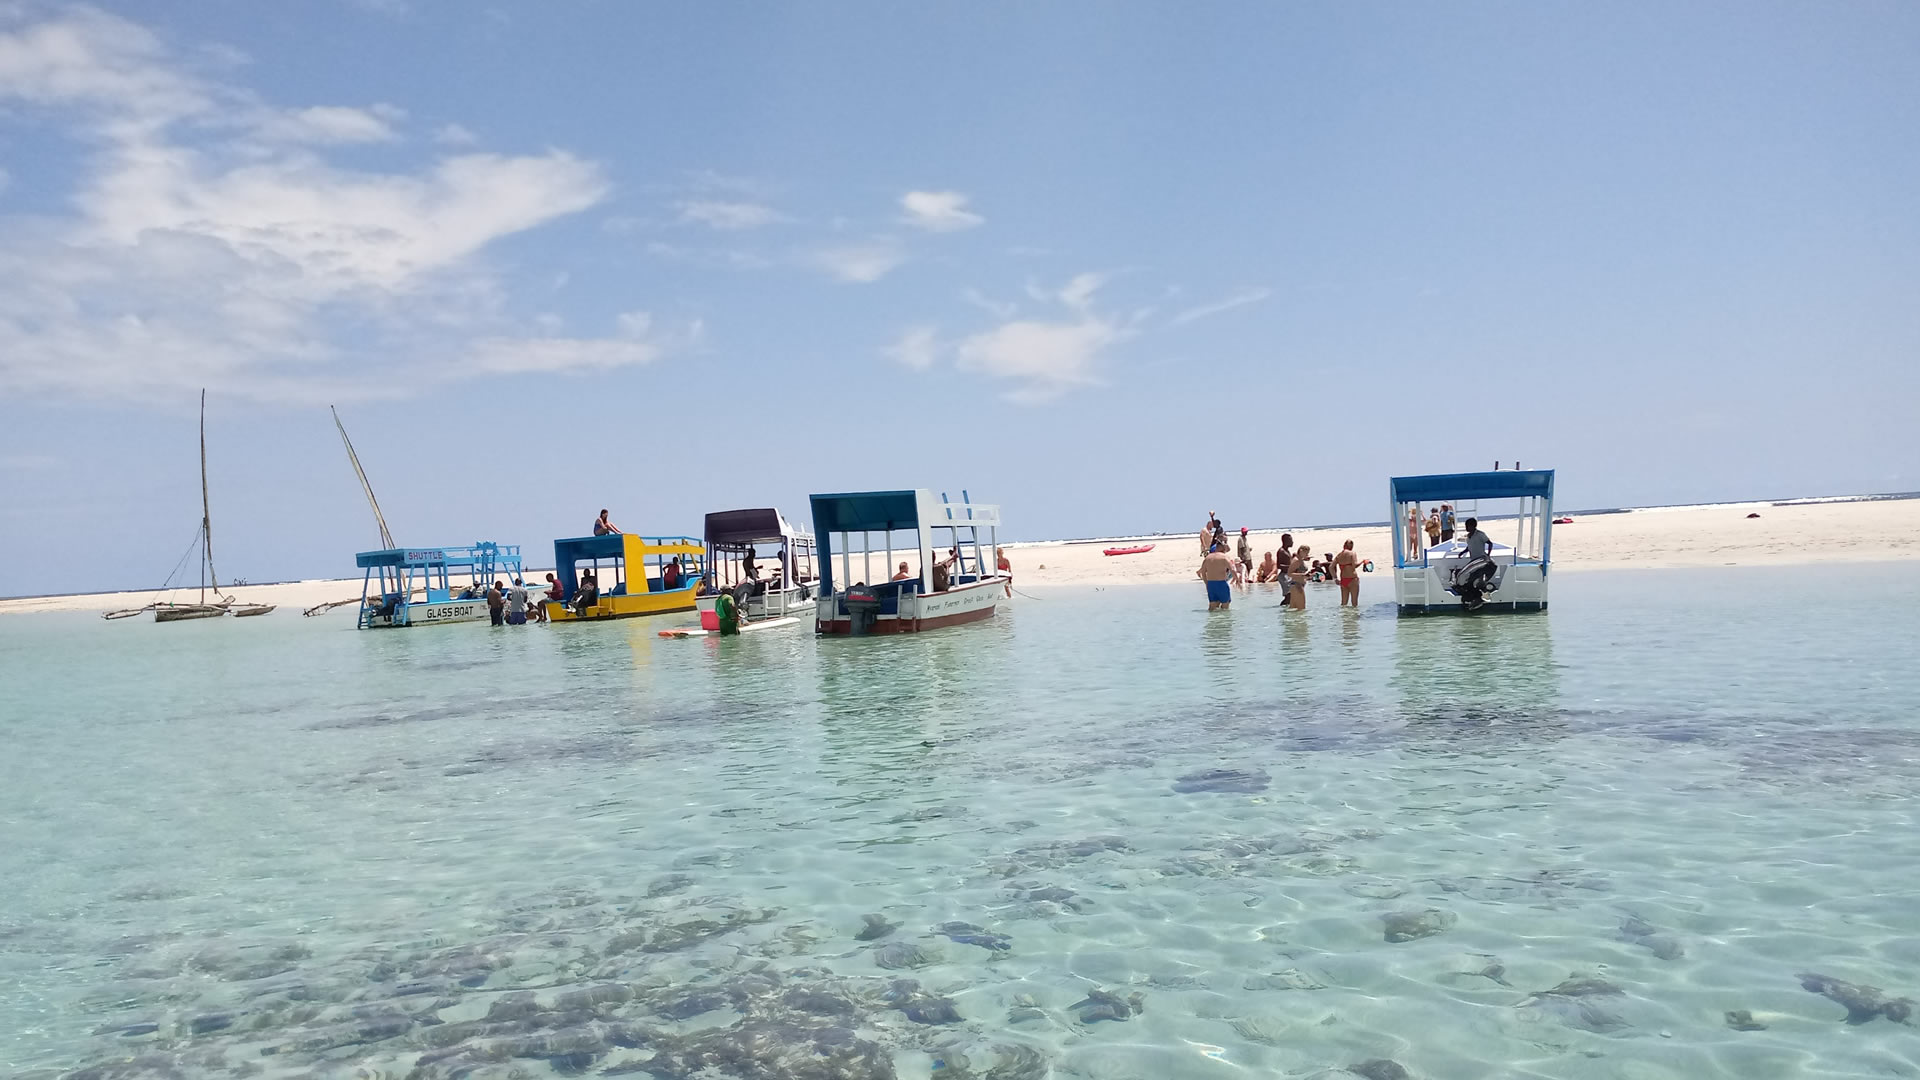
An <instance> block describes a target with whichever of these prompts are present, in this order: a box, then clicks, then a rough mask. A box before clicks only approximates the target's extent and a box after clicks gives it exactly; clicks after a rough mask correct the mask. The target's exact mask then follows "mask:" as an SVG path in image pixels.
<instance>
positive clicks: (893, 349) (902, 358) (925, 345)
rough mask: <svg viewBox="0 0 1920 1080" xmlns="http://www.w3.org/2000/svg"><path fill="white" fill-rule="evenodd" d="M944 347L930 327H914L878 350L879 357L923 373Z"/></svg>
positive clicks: (937, 357) (938, 356)
mask: <svg viewBox="0 0 1920 1080" xmlns="http://www.w3.org/2000/svg"><path fill="white" fill-rule="evenodd" d="M943 347H944V346H942V345H941V344H940V339H939V336H938V332H937V331H936V330H935V329H934V328H933V327H931V326H916V327H912V328H909V329H908V330H905V331H903V332H902V333H901V335H900V339H899V340H898V341H895V342H894V343H893V344H891V345H889V346H887V347H886V348H884V349H882V350H880V351H881V355H883V356H885V357H886V358H887V359H889V360H892V361H893V362H895V363H897V364H902V365H904V366H906V367H910V368H912V369H913V370H915V371H925V370H927V369H928V368H930V367H932V366H933V364H934V361H936V360H938V359H939V358H940V352H941V350H942V348H943Z"/></svg>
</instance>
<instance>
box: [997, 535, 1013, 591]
mask: <svg viewBox="0 0 1920 1080" xmlns="http://www.w3.org/2000/svg"><path fill="white" fill-rule="evenodd" d="M993 557H994V560H995V562H994V569H996V570H998V571H1000V576H1001V577H1003V578H1006V579H1007V599H1009V600H1011V599H1013V563H1011V562H1009V561H1008V559H1007V549H1006V548H998V547H997V548H994V549H993Z"/></svg>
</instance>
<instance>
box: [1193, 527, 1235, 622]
mask: <svg viewBox="0 0 1920 1080" xmlns="http://www.w3.org/2000/svg"><path fill="white" fill-rule="evenodd" d="M1198 574H1199V576H1200V580H1202V581H1204V582H1206V583H1207V610H1208V611H1225V610H1227V605H1228V604H1231V603H1233V589H1232V588H1231V587H1230V585H1229V583H1230V582H1231V581H1232V580H1233V557H1232V556H1231V555H1228V554H1227V545H1226V542H1225V540H1222V541H1221V542H1220V543H1217V544H1215V545H1213V549H1212V550H1211V551H1208V552H1207V557H1206V558H1204V559H1201V560H1200V569H1199V571H1198Z"/></svg>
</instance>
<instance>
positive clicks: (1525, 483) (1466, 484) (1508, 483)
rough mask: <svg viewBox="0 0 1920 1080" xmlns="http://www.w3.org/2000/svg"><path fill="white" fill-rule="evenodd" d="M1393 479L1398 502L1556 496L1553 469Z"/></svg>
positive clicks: (1399, 477)
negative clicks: (1554, 493)
mask: <svg viewBox="0 0 1920 1080" xmlns="http://www.w3.org/2000/svg"><path fill="white" fill-rule="evenodd" d="M1391 483H1392V486H1393V502H1394V503H1396V504H1398V503H1410V502H1418V503H1431V502H1440V501H1442V500H1447V501H1464V500H1467V499H1525V498H1529V497H1532V496H1540V497H1542V498H1545V499H1547V500H1548V501H1552V499H1553V470H1552V469H1526V470H1514V471H1511V472H1470V473H1435V474H1433V475H1430V476H1396V477H1394V478H1393V479H1392V481H1391ZM1376 490H1377V489H1376Z"/></svg>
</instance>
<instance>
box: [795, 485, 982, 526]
mask: <svg viewBox="0 0 1920 1080" xmlns="http://www.w3.org/2000/svg"><path fill="white" fill-rule="evenodd" d="M915 495H916V492H912V491H859V492H851V493H847V494H841V495H815V496H812V502H813V530H814V532H816V533H821V534H825V533H829V532H884V531H890V530H894V529H917V528H919V527H920V512H919V509H918V505H917V503H916V502H915V499H914V496H915ZM941 524H946V523H945V522H942V523H941ZM962 524H964V522H963V523H962Z"/></svg>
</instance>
